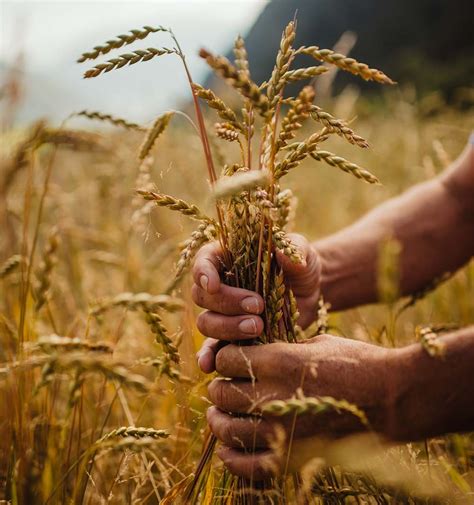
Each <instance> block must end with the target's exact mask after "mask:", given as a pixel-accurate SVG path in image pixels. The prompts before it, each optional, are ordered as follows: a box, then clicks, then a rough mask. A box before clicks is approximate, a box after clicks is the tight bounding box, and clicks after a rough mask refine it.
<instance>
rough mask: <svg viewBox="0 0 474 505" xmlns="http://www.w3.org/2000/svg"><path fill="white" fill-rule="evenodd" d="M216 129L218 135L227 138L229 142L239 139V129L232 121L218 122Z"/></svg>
mask: <svg viewBox="0 0 474 505" xmlns="http://www.w3.org/2000/svg"><path fill="white" fill-rule="evenodd" d="M214 129H215V131H216V135H217V136H218V137H219V138H220V139H222V140H227V141H229V142H235V141H237V140H239V131H238V130H236V129H235V128H234V126H233V125H232V123H216V124H215V125H214Z"/></svg>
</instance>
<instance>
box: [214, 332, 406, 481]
mask: <svg viewBox="0 0 474 505" xmlns="http://www.w3.org/2000/svg"><path fill="white" fill-rule="evenodd" d="M396 354H397V351H396V350H393V349H391V350H388V349H384V348H381V347H378V346H375V345H371V344H366V343H363V342H358V341H355V340H349V339H344V338H340V337H334V336H331V335H320V336H318V337H315V338H313V339H311V340H309V341H306V342H303V343H300V344H289V343H273V344H266V345H254V346H237V345H233V344H230V345H227V346H225V347H223V348H222V349H220V350H219V351H218V353H217V356H216V370H217V372H219V373H220V374H221V375H222V376H223V377H225V378H217V379H214V380H213V381H212V382H211V383H210V385H209V398H210V400H211V401H212V403H213V404H214V406H213V407H210V408H209V409H208V411H207V420H208V423H209V426H210V428H211V430H212V432H213V433H214V435H215V436H216V437H217V438H218V440H219V441H220V442H221V446H220V448H219V449H218V451H217V453H218V455H219V457H220V458H221V459H222V460H223V461H224V464H225V465H226V466H227V467H228V469H229V470H230V471H231V472H232V473H234V474H236V475H240V476H243V477H246V478H253V479H257V480H258V479H262V478H265V477H268V476H269V475H270V474H272V473H275V472H276V473H277V472H278V471H279V470H281V469H282V468H283V467H284V465H285V461H282V459H281V456H282V455H286V454H287V451H286V450H283V451H275V450H274V449H273V447H272V439H275V437H277V435H278V433H284V435H285V440H286V447H288V442H289V440H290V439H291V440H292V441H294V442H296V441H298V440H301V439H304V438H306V437H311V436H319V437H323V438H337V437H341V436H344V435H349V434H352V433H355V432H358V431H363V430H364V429H366V427H365V426H364V425H363V424H362V423H361V421H360V419H359V418H357V417H356V416H355V415H353V414H351V413H349V412H345V411H343V410H339V411H337V410H332V409H329V410H327V411H325V412H324V413H319V414H311V413H307V414H304V415H299V416H298V417H295V415H294V414H292V413H290V414H287V415H284V416H281V417H280V416H278V417H276V416H274V415H272V414H269V413H267V412H263V414H262V405H264V404H265V403H266V402H268V401H271V400H287V399H289V398H291V397H294V396H295V393H296V392H297V391H298V390H299V391H302V393H303V394H304V396H306V397H322V396H330V397H333V398H335V399H337V400H342V399H344V400H347V401H348V402H350V403H353V404H354V405H356V406H358V407H359V408H360V409H362V410H363V411H364V412H365V414H366V415H367V417H368V419H369V422H370V426H371V428H372V429H374V430H375V431H376V432H378V433H382V434H386V435H389V433H388V432H389V430H390V422H389V420H390V419H389V418H390V405H391V404H390V401H391V400H390V395H389V394H388V388H387V386H386V384H387V383H388V381H391V382H390V384H392V383H393V378H392V377H391V374H393V373H395V372H394V370H396V367H394V366H392V365H393V360H392V358H393V357H394V356H395V355H396ZM278 430H279V431H278Z"/></svg>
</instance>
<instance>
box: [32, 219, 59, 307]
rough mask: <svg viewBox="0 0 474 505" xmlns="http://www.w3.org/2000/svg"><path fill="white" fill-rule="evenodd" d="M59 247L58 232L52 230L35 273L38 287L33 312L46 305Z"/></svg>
mask: <svg viewBox="0 0 474 505" xmlns="http://www.w3.org/2000/svg"><path fill="white" fill-rule="evenodd" d="M58 246H59V237H58V230H57V229H56V228H54V229H53V230H52V231H51V233H50V235H49V237H48V243H47V245H46V248H45V250H44V254H43V259H42V261H41V263H40V265H39V268H38V271H37V272H36V278H37V281H38V287H37V288H36V290H35V298H36V303H35V311H36V312H38V311H39V310H40V309H41V307H42V306H43V305H44V304H45V303H46V295H47V293H48V290H49V288H50V285H51V272H52V270H53V267H54V265H55V264H56V250H57V248H58Z"/></svg>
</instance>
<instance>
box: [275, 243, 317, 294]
mask: <svg viewBox="0 0 474 505" xmlns="http://www.w3.org/2000/svg"><path fill="white" fill-rule="evenodd" d="M288 238H289V239H290V241H291V243H292V245H293V246H294V247H296V249H297V250H298V252H299V254H300V255H301V258H302V261H301V262H295V261H294V260H292V258H290V257H289V256H287V255H286V254H285V253H284V252H283V251H281V250H279V249H277V250H276V260H277V262H278V264H279V265H280V267H281V268H282V270H283V275H284V277H285V281H286V282H287V284H288V285H289V286H290V287H291V289H292V290H293V292H294V294H295V295H296V296H310V295H313V294H314V292H315V290H317V289H318V288H319V279H320V275H321V264H320V261H319V258H318V255H317V253H316V250H315V249H314V248H313V247H312V246H311V244H310V243H309V242H308V240H307V239H306V238H305V237H303V235H299V234H297V233H290V234H288Z"/></svg>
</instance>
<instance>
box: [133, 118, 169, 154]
mask: <svg viewBox="0 0 474 505" xmlns="http://www.w3.org/2000/svg"><path fill="white" fill-rule="evenodd" d="M173 116H174V112H165V113H164V114H162V115H161V116H159V117H158V118H156V119H155V122H154V123H153V126H152V127H151V128H150V129H149V130H148V134H147V136H146V137H145V140H144V141H143V144H142V145H141V147H140V151H139V153H138V158H139V159H140V160H144V159H145V158H146V157H147V156H148V155H149V154H150V151H151V150H152V149H153V146H154V145H155V142H156V141H157V140H158V137H159V136H160V135H161V134H162V133H163V132H164V131H165V130H166V127H167V126H168V125H169V122H170V121H171V118H172V117H173Z"/></svg>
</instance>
